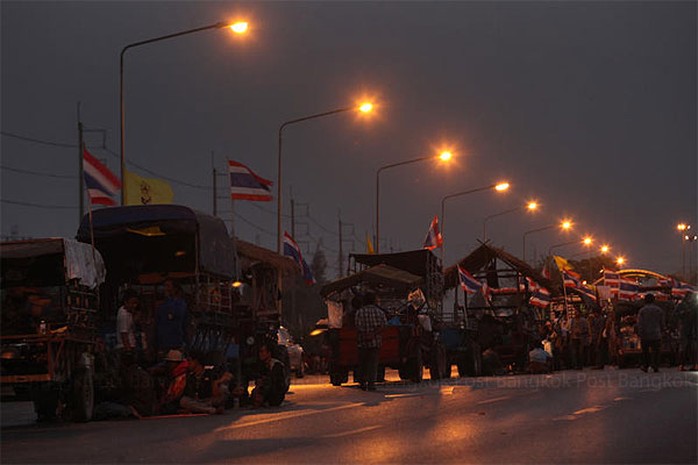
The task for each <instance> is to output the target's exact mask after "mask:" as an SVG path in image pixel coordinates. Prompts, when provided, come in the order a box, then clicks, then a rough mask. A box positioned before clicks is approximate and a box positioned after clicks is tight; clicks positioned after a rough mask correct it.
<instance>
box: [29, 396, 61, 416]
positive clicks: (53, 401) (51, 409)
mask: <svg viewBox="0 0 698 465" xmlns="http://www.w3.org/2000/svg"><path fill="white" fill-rule="evenodd" d="M58 399H59V395H58V391H55V390H47V391H41V392H39V393H37V394H36V395H35V397H34V411H35V412H36V420H37V421H51V420H55V419H56V417H57V410H58Z"/></svg>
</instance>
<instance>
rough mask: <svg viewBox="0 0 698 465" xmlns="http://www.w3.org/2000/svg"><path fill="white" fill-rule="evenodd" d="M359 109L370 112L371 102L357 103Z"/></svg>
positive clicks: (371, 109) (362, 111)
mask: <svg viewBox="0 0 698 465" xmlns="http://www.w3.org/2000/svg"><path fill="white" fill-rule="evenodd" d="M359 111H360V112H361V113H371V112H372V111H373V104H372V103H371V102H364V103H362V104H361V105H359Z"/></svg>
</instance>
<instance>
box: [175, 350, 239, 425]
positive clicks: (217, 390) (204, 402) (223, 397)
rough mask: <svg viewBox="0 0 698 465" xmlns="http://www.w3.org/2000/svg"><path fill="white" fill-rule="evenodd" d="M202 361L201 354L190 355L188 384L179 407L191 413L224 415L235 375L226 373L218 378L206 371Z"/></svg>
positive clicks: (210, 371) (211, 372)
mask: <svg viewBox="0 0 698 465" xmlns="http://www.w3.org/2000/svg"><path fill="white" fill-rule="evenodd" d="M202 360H203V357H202V355H201V354H199V353H196V352H194V353H191V354H190V355H189V369H188V372H187V384H186V386H185V388H184V395H183V396H182V398H181V399H180V401H179V405H180V407H182V408H183V409H184V410H186V411H188V412H190V413H208V414H213V413H219V414H220V413H223V411H224V409H225V404H226V402H227V400H228V397H229V396H230V389H229V387H228V386H229V384H230V381H231V380H232V378H233V375H232V374H231V373H230V372H227V371H226V372H223V373H222V374H221V375H220V376H216V373H214V372H213V371H212V370H207V369H206V367H205V366H204V364H203V362H202Z"/></svg>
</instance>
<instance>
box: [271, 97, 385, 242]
mask: <svg viewBox="0 0 698 465" xmlns="http://www.w3.org/2000/svg"><path fill="white" fill-rule="evenodd" d="M373 107H374V105H373V103H371V102H361V103H359V104H357V105H353V106H350V107H343V108H337V109H335V110H330V111H325V112H322V113H316V114H314V115H309V116H302V117H300V118H296V119H292V120H289V121H286V122H284V123H282V124H281V126H279V142H278V154H277V172H276V252H277V253H278V254H279V255H281V252H282V250H281V238H282V234H281V216H282V209H283V202H282V200H283V196H282V192H283V191H282V176H281V175H282V166H281V165H282V163H281V153H282V151H281V148H282V146H283V138H284V129H285V128H286V126H290V125H292V124H296V123H302V122H304V121H309V120H312V119H318V118H323V117H325V116H332V115H336V114H339V113H347V112H352V111H358V112H359V113H364V114H367V113H371V112H372V111H373Z"/></svg>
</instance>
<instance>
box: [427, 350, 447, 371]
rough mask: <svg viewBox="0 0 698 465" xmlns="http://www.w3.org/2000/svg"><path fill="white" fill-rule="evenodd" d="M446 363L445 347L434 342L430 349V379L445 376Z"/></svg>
mask: <svg viewBox="0 0 698 465" xmlns="http://www.w3.org/2000/svg"><path fill="white" fill-rule="evenodd" d="M446 363H447V360H446V349H444V347H443V346H442V345H441V344H435V345H434V346H433V347H432V349H431V363H430V364H429V374H430V376H431V379H441V378H445V377H446Z"/></svg>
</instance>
